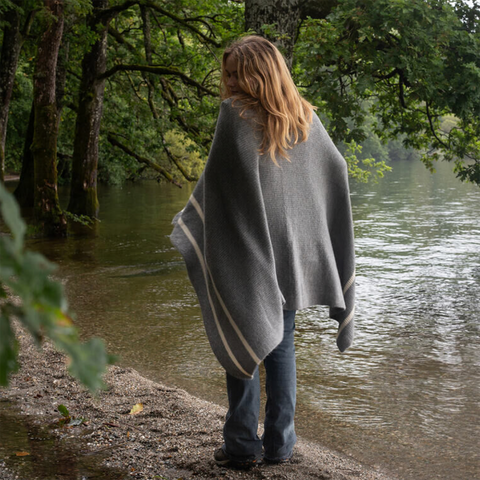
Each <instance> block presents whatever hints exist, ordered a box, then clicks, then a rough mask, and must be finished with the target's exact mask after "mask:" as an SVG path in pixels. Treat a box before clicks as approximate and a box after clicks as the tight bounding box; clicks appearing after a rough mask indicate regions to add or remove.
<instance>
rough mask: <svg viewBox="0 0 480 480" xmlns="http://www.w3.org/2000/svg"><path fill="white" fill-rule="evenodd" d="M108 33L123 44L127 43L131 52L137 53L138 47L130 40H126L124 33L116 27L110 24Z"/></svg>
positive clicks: (126, 45)
mask: <svg viewBox="0 0 480 480" xmlns="http://www.w3.org/2000/svg"><path fill="white" fill-rule="evenodd" d="M108 33H109V34H110V35H111V36H112V37H113V38H114V39H115V40H116V41H117V42H118V43H120V44H121V45H125V47H126V48H127V49H128V50H129V51H130V52H134V53H136V52H137V49H136V48H135V47H134V46H133V45H132V44H131V43H129V42H127V40H125V38H123V35H122V34H121V33H120V32H119V31H118V30H117V29H116V28H114V27H112V26H111V25H109V27H108Z"/></svg>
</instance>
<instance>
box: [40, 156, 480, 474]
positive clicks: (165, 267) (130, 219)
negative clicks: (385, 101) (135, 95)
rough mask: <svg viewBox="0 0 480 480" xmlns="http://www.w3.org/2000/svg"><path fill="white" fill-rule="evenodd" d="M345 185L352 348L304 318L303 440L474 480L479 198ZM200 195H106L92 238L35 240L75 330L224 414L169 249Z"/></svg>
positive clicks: (396, 182)
mask: <svg viewBox="0 0 480 480" xmlns="http://www.w3.org/2000/svg"><path fill="white" fill-rule="evenodd" d="M393 167H394V171H393V173H392V174H390V175H389V176H388V177H387V178H386V179H384V180H382V181H381V182H380V183H379V184H378V185H366V186H365V185H361V186H358V185H354V186H352V203H353V212H354V220H355V232H356V248H357V274H358V277H357V278H358V280H357V302H358V306H357V314H356V321H357V337H356V342H355V346H354V347H353V348H352V349H351V350H349V351H348V353H346V354H340V353H339V352H338V351H337V350H336V346H335V340H334V338H335V323H334V322H333V321H329V320H326V310H325V308H323V307H314V308H310V309H307V310H305V311H303V312H300V313H299V314H298V317H297V325H298V327H297V337H296V341H297V354H298V370H299V372H298V377H299V395H298V403H299V406H298V421H297V423H298V430H299V433H300V434H301V435H304V436H306V437H309V438H311V439H315V440H318V441H320V442H323V443H325V444H327V445H329V446H331V447H333V448H336V449H338V450H341V451H344V452H346V453H349V454H351V455H353V456H354V457H356V458H358V459H360V460H363V461H365V462H367V463H371V464H383V465H385V466H386V467H387V468H389V469H390V470H391V471H392V472H395V473H397V474H398V475H399V476H400V477H401V478H404V479H417V480H429V479H433V478H441V479H447V480H448V479H452V480H453V479H455V480H463V479H465V480H466V479H469V480H471V479H474V478H480V458H479V449H478V435H479V433H480V430H479V429H480V406H479V402H478V399H479V398H480V369H479V366H480V335H479V328H480V314H479V310H478V303H479V298H480V220H479V218H478V207H479V205H480V189H479V188H478V187H475V186H472V185H465V184H461V183H460V182H459V181H458V180H456V179H455V178H454V176H453V174H451V172H450V171H449V167H448V166H445V165H439V173H437V174H435V175H433V176H431V175H430V174H429V173H428V172H427V171H426V170H425V169H424V167H423V166H422V165H421V164H420V163H415V162H413V163H408V162H404V163H394V165H393ZM190 192H191V188H189V187H185V188H184V189H183V190H178V189H176V188H175V187H172V186H158V185H157V184H154V183H147V184H145V183H143V184H134V185H127V186H125V187H124V188H118V187H117V188H102V190H101V191H100V202H101V216H102V218H101V219H102V223H101V224H100V230H99V236H98V237H97V238H94V239H67V240H59V241H54V242H43V241H32V246H33V247H34V248H36V249H38V250H41V251H42V252H44V253H45V254H46V255H47V256H48V257H49V258H50V259H52V260H53V261H55V262H57V263H58V264H59V265H60V269H59V272H58V276H59V277H60V278H62V279H63V280H64V282H65V285H66V288H67V291H68V295H69V298H70V301H71V303H72V306H73V308H74V310H75V311H76V312H77V316H78V323H79V324H80V326H81V327H82V329H83V331H84V332H87V334H95V335H100V336H103V337H104V338H105V339H106V340H107V342H108V344H109V348H110V349H111V350H112V351H113V352H114V353H117V354H120V355H121V357H122V362H123V363H125V364H128V365H131V366H133V367H136V368H138V369H139V370H140V371H141V372H142V373H144V374H145V375H146V376H148V377H150V378H152V379H158V380H163V381H167V382H171V383H174V384H176V385H179V386H183V387H184V388H186V389H187V390H189V391H191V392H193V393H196V394H198V395H200V396H203V397H205V398H208V399H210V400H214V401H216V402H218V403H223V404H225V402H226V397H225V392H224V374H223V371H222V370H221V368H220V366H219V365H218V364H217V362H216V360H215V359H214V357H213V355H212V353H211V351H210V348H209V346H208V343H207V340H206V337H205V334H204V331H203V326H202V322H201V317H200V312H199V308H198V305H197V300H196V297H195V295H194V292H193V290H192V288H191V286H190V284H189V282H188V279H187V277H186V271H185V268H184V265H183V262H182V260H181V258H180V256H179V254H178V253H177V252H176V251H175V250H174V249H173V248H172V246H171V244H170V241H169V239H168V234H169V233H170V231H171V225H170V221H171V218H172V217H173V215H174V214H175V213H176V212H177V211H178V210H180V209H181V208H183V206H184V204H185V203H186V201H187V199H188V197H189V195H190Z"/></svg>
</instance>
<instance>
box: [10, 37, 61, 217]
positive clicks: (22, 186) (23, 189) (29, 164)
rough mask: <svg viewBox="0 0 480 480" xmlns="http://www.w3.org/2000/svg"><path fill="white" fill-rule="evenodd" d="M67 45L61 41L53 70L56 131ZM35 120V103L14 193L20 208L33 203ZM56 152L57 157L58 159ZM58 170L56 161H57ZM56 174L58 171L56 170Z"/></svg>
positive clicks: (31, 206)
mask: <svg viewBox="0 0 480 480" xmlns="http://www.w3.org/2000/svg"><path fill="white" fill-rule="evenodd" d="M68 50H69V45H68V43H65V42H64V41H62V45H61V46H60V51H59V53H58V60H57V69H56V72H55V75H56V78H55V103H56V108H57V132H58V129H59V126H60V119H61V113H62V108H63V103H64V96H65V83H66V78H67V70H66V65H67V61H68ZM34 120H35V105H34V104H33V105H32V109H31V111H30V118H29V121H28V127H27V133H26V135H25V143H24V147H23V156H22V171H21V173H20V181H19V182H18V185H17V188H16V189H15V192H14V195H15V198H16V199H17V202H18V203H19V205H20V206H21V207H22V209H30V208H32V209H33V207H34V203H35V196H34V192H35V168H34V160H33V154H32V151H31V149H30V147H31V145H32V143H33V129H34ZM58 156H59V155H58V152H57V159H58ZM57 170H58V162H57ZM57 174H58V171H57Z"/></svg>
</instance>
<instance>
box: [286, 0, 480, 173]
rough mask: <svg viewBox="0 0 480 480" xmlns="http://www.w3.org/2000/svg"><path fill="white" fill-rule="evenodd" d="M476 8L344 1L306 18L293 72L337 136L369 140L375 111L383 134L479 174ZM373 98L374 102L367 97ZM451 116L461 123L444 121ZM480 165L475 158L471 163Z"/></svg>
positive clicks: (416, 0) (417, 0) (405, 0)
mask: <svg viewBox="0 0 480 480" xmlns="http://www.w3.org/2000/svg"><path fill="white" fill-rule="evenodd" d="M478 15H479V10H478V8H477V9H475V8H473V7H472V6H469V5H468V4H467V3H466V2H461V1H457V2H454V3H452V2H448V1H446V0H437V1H435V2H426V1H423V0H396V1H395V2H392V1H390V0H363V1H361V2H360V1H358V0H345V1H342V2H338V4H337V7H336V8H335V9H334V11H333V12H332V14H331V15H330V16H329V17H328V18H327V19H324V20H312V19H310V20H308V21H307V22H305V23H304V25H303V26H302V29H301V34H300V39H299V41H298V42H297V64H296V66H295V72H296V74H297V76H298V78H299V80H300V81H301V83H302V84H303V85H304V87H305V89H306V90H307V92H308V95H309V97H310V98H312V99H313V101H314V103H316V104H317V105H319V106H320V108H321V109H322V111H323V112H324V113H325V115H327V117H328V119H329V131H330V132H331V134H332V136H333V137H334V140H336V141H341V140H344V141H346V142H349V141H351V140H355V141H356V142H362V141H363V140H364V139H365V130H364V129H363V128H362V126H363V125H364V124H365V121H366V119H367V118H368V116H369V115H374V117H375V118H376V121H375V123H374V124H373V125H372V128H373V131H374V133H375V134H376V135H377V136H378V137H379V138H380V139H381V140H387V139H396V138H398V137H399V136H402V139H403V143H404V145H405V146H406V147H408V148H414V149H416V150H419V151H422V152H426V153H424V155H423V160H424V162H425V163H426V165H427V166H429V165H430V162H431V161H434V160H435V158H437V157H438V158H444V159H446V160H454V161H455V165H456V166H455V169H456V171H457V172H458V175H459V177H460V178H464V179H470V180H471V181H475V178H476V177H475V171H477V169H478V167H477V166H476V165H478V162H480V155H479V151H478V147H477V139H478V138H479V134H480V115H479V114H480V32H479V30H478V28H477V27H476V25H477V24H478ZM366 100H368V102H365V101H366ZM446 115H454V116H455V117H456V118H457V119H458V124H457V125H456V127H455V128H452V129H450V130H449V131H445V130H443V129H442V128H441V119H442V118H443V117H445V116H446ZM472 162H473V163H474V165H471V163H472Z"/></svg>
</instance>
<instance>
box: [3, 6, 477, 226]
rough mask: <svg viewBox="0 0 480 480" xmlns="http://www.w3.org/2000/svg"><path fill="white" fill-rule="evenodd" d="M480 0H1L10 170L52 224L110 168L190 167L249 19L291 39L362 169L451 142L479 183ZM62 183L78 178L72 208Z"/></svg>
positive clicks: (181, 170) (89, 195)
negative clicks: (227, 55) (225, 60)
mask: <svg viewBox="0 0 480 480" xmlns="http://www.w3.org/2000/svg"><path fill="white" fill-rule="evenodd" d="M479 12H480V10H479V8H478V6H477V4H476V3H475V2H473V3H472V2H468V3H467V2H464V1H445V0H436V1H424V0H389V1H387V0H375V1H374V0H340V1H338V0H337V1H334V0H318V1H304V2H300V1H293V0H290V1H271V0H270V1H267V0H262V1H258V0H257V1H250V0H249V1H246V2H239V1H218V0H215V1H213V0H211V1H205V2H194V1H190V0H171V1H161V0H126V1H122V0H1V3H0V25H1V27H2V38H1V40H2V51H1V58H0V102H1V105H0V108H1V115H0V117H1V118H0V139H2V143H1V148H0V166H1V168H0V171H1V173H0V176H1V178H3V177H4V175H5V172H7V173H20V172H21V178H20V182H19V185H18V187H17V189H16V191H15V196H16V198H17V200H18V201H19V203H20V205H21V206H22V207H23V208H31V209H33V210H34V211H35V217H36V219H37V222H38V224H39V225H40V231H41V232H43V233H44V234H46V235H65V234H66V232H67V218H70V219H75V220H80V221H83V222H85V221H86V220H89V219H90V220H95V219H96V218H97V217H98V212H99V207H100V206H99V204H98V199H97V193H96V189H97V182H98V181H101V182H106V183H110V184H118V183H122V182H125V181H128V180H136V179H139V178H142V177H146V176H147V177H155V178H162V179H164V180H166V181H169V182H172V183H175V184H177V185H179V186H180V185H181V183H182V182H185V181H194V180H195V179H196V178H198V176H199V175H200V173H201V171H202V169H203V166H204V164H205V160H206V157H207V155H208V149H209V145H210V142H211V140H212V136H213V132H214V127H215V120H216V116H217V113H218V108H219V102H220V99H219V89H218V86H219V77H220V64H221V57H222V51H223V49H224V48H225V46H226V45H228V44H229V43H231V42H232V41H233V40H235V39H236V38H238V37H239V36H241V35H242V34H244V33H245V32H246V31H250V32H257V33H260V34H262V35H265V36H267V37H268V38H270V39H272V40H273V41H275V42H276V43H277V44H278V45H279V46H280V48H281V49H282V51H283V52H284V54H285V57H286V58H287V62H288V63H289V65H291V69H292V73H293V76H294V79H295V82H296V83H297V85H298V86H299V89H300V91H301V93H302V94H303V95H304V96H305V97H306V98H307V99H308V100H309V101H311V102H312V103H313V104H314V105H316V106H318V113H319V116H320V117H321V119H322V120H323V122H324V123H325V124H326V127H327V130H328V131H329V133H330V135H331V136H332V137H333V139H334V141H335V142H336V143H337V144H338V145H339V148H340V149H341V150H342V153H344V155H345V157H346V159H347V161H348V163H349V168H350V174H351V176H353V177H355V178H356V179H358V180H360V181H365V180H367V179H368V178H370V177H378V176H382V175H383V173H384V172H385V171H386V170H388V166H387V162H388V160H389V159H393V160H394V159H395V158H399V157H401V158H405V157H411V158H412V159H420V160H422V161H423V162H424V163H425V164H426V166H427V167H428V168H430V169H433V168H434V162H435V161H436V160H438V159H440V158H442V159H446V160H449V161H452V162H453V167H454V169H455V171H456V173H457V175H458V176H459V178H460V179H461V180H468V181H472V182H476V183H480V163H479V160H480V141H479V138H480V135H479V134H480V120H479V118H480V115H479V114H480V33H479V31H478V18H479ZM7 122H8V130H7ZM58 183H60V184H70V186H71V188H70V201H69V204H68V207H67V209H66V211H63V210H62V209H61V208H60V206H59V203H58V197H57V194H56V186H57V184H58Z"/></svg>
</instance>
